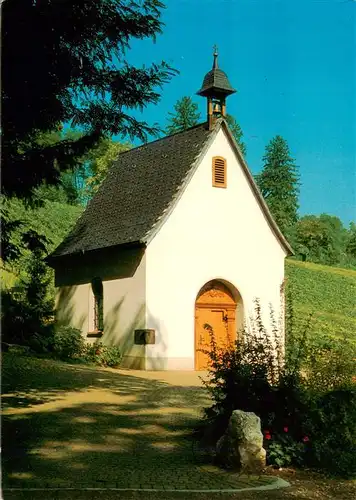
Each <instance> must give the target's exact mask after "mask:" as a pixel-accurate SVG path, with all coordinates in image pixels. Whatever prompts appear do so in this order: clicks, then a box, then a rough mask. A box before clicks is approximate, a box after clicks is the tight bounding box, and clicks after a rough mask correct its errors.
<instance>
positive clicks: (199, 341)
mask: <svg viewBox="0 0 356 500" xmlns="http://www.w3.org/2000/svg"><path fill="white" fill-rule="evenodd" d="M241 311H242V299H241V295H240V294H239V292H238V291H237V289H236V288H235V287H233V285H231V284H230V283H227V282H226V281H222V280H212V281H209V282H208V283H206V284H205V285H204V286H203V287H202V288H201V289H200V291H199V293H198V295H197V298H196V302H195V335H194V337H195V340H194V342H195V369H196V370H205V369H206V368H207V364H208V355H207V354H205V353H203V352H202V351H201V349H208V350H209V349H210V334H209V331H208V330H207V329H206V328H204V325H205V324H208V325H210V326H211V327H212V329H213V332H214V337H215V340H216V343H217V345H218V346H219V347H224V346H226V345H228V344H229V343H231V342H234V341H235V340H236V335H237V329H238V327H240V326H241V325H242V322H243V319H242V317H240V316H241ZM237 316H238V317H237Z"/></svg>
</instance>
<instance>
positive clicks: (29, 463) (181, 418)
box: [2, 360, 270, 498]
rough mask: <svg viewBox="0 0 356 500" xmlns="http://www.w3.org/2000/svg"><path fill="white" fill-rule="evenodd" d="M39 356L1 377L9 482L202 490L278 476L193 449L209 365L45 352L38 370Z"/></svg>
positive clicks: (254, 483) (12, 485) (11, 484)
mask: <svg viewBox="0 0 356 500" xmlns="http://www.w3.org/2000/svg"><path fill="white" fill-rule="evenodd" d="M36 361H37V360H36ZM31 363H32V362H31ZM31 363H29V364H28V365H27V366H22V367H21V369H18V370H17V371H16V366H15V367H14V366H13V364H12V365H8V366H7V371H5V377H4V378H3V392H4V396H3V408H4V409H3V429H2V430H3V450H4V457H5V458H4V460H3V486H4V487H5V488H10V489H12V488H16V489H17V488H19V489H23V490H28V489H29V488H47V489H48V490H47V493H46V494H48V493H49V491H51V490H50V489H51V488H78V489H84V488H102V489H106V488H115V489H141V490H142V489H148V490H160V491H162V490H163V491H168V490H177V491H178V490H195V491H201V490H229V489H236V488H244V487H254V486H261V485H264V484H267V483H268V482H270V479H269V478H265V477H263V478H260V479H257V478H250V479H248V478H246V477H240V476H238V475H236V474H229V473H226V472H223V471H221V470H219V469H217V468H215V467H213V466H211V465H209V464H208V463H204V461H202V459H201V457H200V456H197V454H196V453H194V446H192V444H193V443H192V439H191V436H190V434H191V431H192V428H193V426H194V424H195V423H196V422H197V420H198V419H199V417H200V415H201V411H202V408H203V407H204V406H206V405H208V404H209V397H208V394H207V393H206V391H205V389H204V388H203V387H202V383H201V380H200V379H199V375H203V376H204V373H199V374H198V373H196V372H140V371H133V370H112V369H96V368H89V367H83V366H75V365H65V364H58V363H57V364H55V363H54V362H53V361H48V360H41V363H42V366H41V373H37V374H36V369H38V367H37V368H36V366H35V365H36V363H34V364H33V363H32V364H31ZM11 370H14V372H16V374H15V373H14V377H15V378H16V383H14V382H13V380H12V379H11V373H10V372H11ZM15 387H16V389H14V388H15ZM5 498H6V496H5ZM11 498H12V497H11ZM21 498H22V497H21ZM36 498H37V497H36ZM44 498H52V497H49V496H46V495H45V497H44ZM53 498H54V497H53ZM68 498H71V496H70V495H68ZM163 498H164V497H163Z"/></svg>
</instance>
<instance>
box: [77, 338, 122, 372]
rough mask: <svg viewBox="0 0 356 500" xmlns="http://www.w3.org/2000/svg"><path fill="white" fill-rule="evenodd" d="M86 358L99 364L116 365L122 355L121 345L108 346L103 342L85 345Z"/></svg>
mask: <svg viewBox="0 0 356 500" xmlns="http://www.w3.org/2000/svg"><path fill="white" fill-rule="evenodd" d="M84 357H85V360H86V361H88V362H89V363H95V364H96V365H99V366H111V367H116V366H118V365H119V364H120V361H121V358H122V355H121V352H120V349H119V347H115V346H106V345H104V344H102V343H101V342H95V343H94V344H92V345H89V344H87V345H86V346H85V354H84Z"/></svg>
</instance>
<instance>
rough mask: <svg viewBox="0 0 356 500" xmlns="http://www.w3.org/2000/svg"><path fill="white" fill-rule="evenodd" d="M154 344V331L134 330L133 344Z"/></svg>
mask: <svg viewBox="0 0 356 500" xmlns="http://www.w3.org/2000/svg"><path fill="white" fill-rule="evenodd" d="M154 343H155V330H153V329H146V330H135V344H136V345H146V344H154Z"/></svg>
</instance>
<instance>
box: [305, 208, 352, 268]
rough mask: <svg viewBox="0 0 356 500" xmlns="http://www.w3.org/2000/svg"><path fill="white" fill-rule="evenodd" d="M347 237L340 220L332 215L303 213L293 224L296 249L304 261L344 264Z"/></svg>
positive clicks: (345, 261)
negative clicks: (294, 224)
mask: <svg viewBox="0 0 356 500" xmlns="http://www.w3.org/2000/svg"><path fill="white" fill-rule="evenodd" d="M348 238H349V234H348V231H347V230H346V229H345V228H344V226H343V224H342V222H341V220H340V219H339V218H338V217H336V216H333V215H328V214H321V215H320V216H316V215H305V216H304V217H301V219H300V220H299V221H298V222H297V224H296V226H295V242H296V245H295V246H296V250H297V252H298V253H299V254H301V256H302V259H303V260H304V261H305V260H310V261H313V262H319V263H323V264H329V265H335V264H346V263H347V261H348V259H347V253H348V252H347V244H348V241H349V240H348ZM350 257H352V253H351V252H350Z"/></svg>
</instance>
